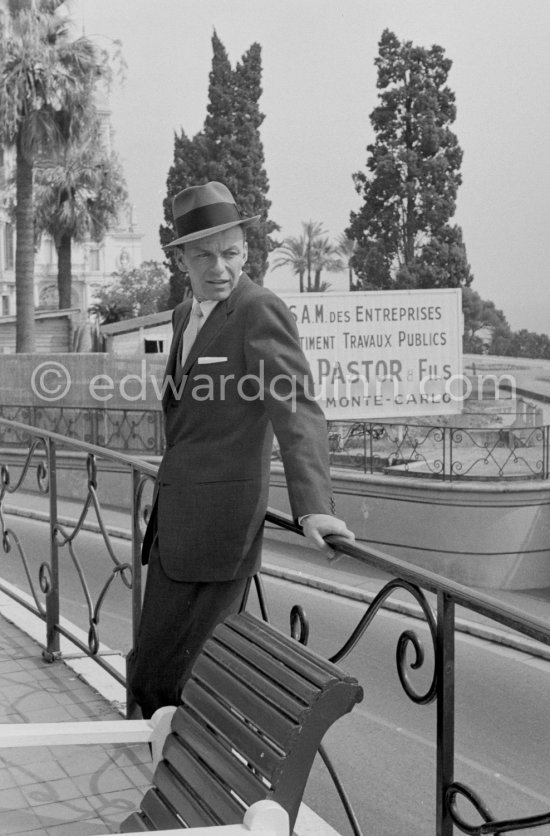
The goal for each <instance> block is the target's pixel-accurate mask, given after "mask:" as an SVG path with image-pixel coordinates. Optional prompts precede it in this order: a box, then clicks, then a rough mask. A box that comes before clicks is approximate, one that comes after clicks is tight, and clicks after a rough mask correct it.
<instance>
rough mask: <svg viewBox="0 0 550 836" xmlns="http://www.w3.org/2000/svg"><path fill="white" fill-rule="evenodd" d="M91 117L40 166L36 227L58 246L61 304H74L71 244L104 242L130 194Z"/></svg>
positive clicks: (97, 121)
mask: <svg viewBox="0 0 550 836" xmlns="http://www.w3.org/2000/svg"><path fill="white" fill-rule="evenodd" d="M90 117H91V122H89V121H88V120H86V122H85V125H86V128H85V129H84V128H83V135H82V136H80V135H77V136H75V137H73V138H71V139H70V140H69V142H68V143H66V144H64V145H62V146H60V148H59V150H58V152H57V154H56V155H55V159H54V160H52V161H50V162H45V163H39V164H38V165H37V167H36V180H35V224H36V226H35V231H36V233H37V234H40V233H42V232H47V233H48V234H49V235H51V237H52V238H53V241H54V244H55V249H56V252H57V288H58V295H59V307H60V308H69V307H70V305H71V283H72V267H71V250H72V242H73V241H75V242H77V243H82V242H83V241H85V240H87V239H89V238H92V239H93V240H94V241H101V239H102V238H103V237H104V236H105V233H106V232H107V231H108V230H109V229H110V228H111V227H112V226H113V225H114V224H115V223H116V222H117V220H118V213H119V211H120V209H121V208H122V206H123V205H124V202H125V201H126V198H127V191H126V186H125V182H124V176H123V174H122V169H121V166H120V163H119V161H118V159H117V157H116V155H115V154H112V153H111V154H109V153H108V152H107V150H106V149H105V148H104V147H103V145H102V143H101V139H100V135H101V125H100V123H99V119H98V117H97V114H96V113H94V112H93V111H92V112H91V114H90Z"/></svg>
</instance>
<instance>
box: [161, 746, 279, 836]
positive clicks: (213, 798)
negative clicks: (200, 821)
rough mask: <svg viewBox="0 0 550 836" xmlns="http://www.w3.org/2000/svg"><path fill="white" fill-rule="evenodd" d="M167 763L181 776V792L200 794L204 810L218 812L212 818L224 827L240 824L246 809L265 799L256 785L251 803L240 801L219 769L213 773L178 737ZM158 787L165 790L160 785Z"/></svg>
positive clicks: (168, 747)
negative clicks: (224, 825)
mask: <svg viewBox="0 0 550 836" xmlns="http://www.w3.org/2000/svg"><path fill="white" fill-rule="evenodd" d="M234 760H236V759H235V758H234ZM165 761H166V763H168V764H169V766H170V768H171V770H172V771H173V772H174V773H175V774H176V775H177V776H178V779H179V781H180V782H181V786H182V791H183V792H185V793H187V792H189V791H191V793H193V794H195V795H197V796H198V797H199V798H200V799H201V803H202V804H203V805H204V807H205V809H208V810H209V811H215V816H214V813H213V812H212V818H218V819H219V820H220V821H221V822H223V823H225V824H235V823H236V822H240V821H241V820H242V817H243V814H244V810H245V809H246V807H247V806H250V803H252V802H254V801H259V800H261V799H262V798H264V797H265V793H264V794H262V793H261V792H260V789H259V786H258V784H256V787H255V791H254V793H253V795H252V800H251V801H250V803H247V801H248V800H247V799H242V803H241V802H239V801H238V800H237V798H236V797H235V795H233V792H232V791H234V792H235V793H236V788H235V787H232V786H231V785H229V784H226V783H225V781H223V780H222V779H221V776H220V775H219V774H218V772H217V770H215V769H214V770H211V769H210V768H209V766H208V765H207V764H205V763H203V761H202V760H200V759H199V758H197V757H196V756H195V754H194V753H193V751H192V750H191V749H188V748H187V746H186V745H183V744H182V742H181V741H178V740H177V738H176V737H175V735H172V736H171V737H170V739H169V740H168V741H167V745H166V755H165ZM159 788H160V789H162V787H161V786H160V784H159Z"/></svg>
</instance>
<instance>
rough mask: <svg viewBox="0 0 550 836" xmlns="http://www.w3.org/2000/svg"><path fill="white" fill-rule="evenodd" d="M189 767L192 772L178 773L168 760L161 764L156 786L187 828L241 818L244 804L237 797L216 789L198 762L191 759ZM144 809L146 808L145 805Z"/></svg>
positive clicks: (235, 822) (233, 822)
mask: <svg viewBox="0 0 550 836" xmlns="http://www.w3.org/2000/svg"><path fill="white" fill-rule="evenodd" d="M187 768H189V769H190V770H192V771H190V772H189V773H187V774H185V773H183V774H181V775H176V774H174V772H173V771H172V770H171V769H170V768H169V767H168V765H167V764H166V763H165V762H162V763H160V764H159V766H158V768H157V770H156V772H155V785H156V788H157V791H158V793H159V795H160V797H161V799H165V800H166V801H167V802H168V803H169V805H170V806H171V807H173V808H175V809H176V810H177V811H178V814H179V815H180V816H181V817H182V818H183V820H184V821H185V823H186V825H187V826H188V827H206V826H210V825H213V824H238V823H239V822H240V821H242V817H243V814H244V808H243V807H242V805H240V804H239V803H238V802H237V801H236V799H232V800H231V799H230V798H229V796H228V794H227V793H225V792H224V791H223V790H220V788H217V789H214V788H213V785H212V782H210V783H209V781H208V776H207V775H206V774H203V773H204V771H203V770H202V769H201V765H200V764H199V763H198V762H195V763H194V764H192V763H191V761H190V760H189V761H188V762H187ZM188 778H189V780H188ZM201 778H203V779H204V780H202V781H201ZM142 809H145V808H144V807H143V806H142ZM146 812H147V811H146ZM147 814H148V815H149V813H147Z"/></svg>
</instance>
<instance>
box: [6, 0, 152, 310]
mask: <svg viewBox="0 0 550 836" xmlns="http://www.w3.org/2000/svg"><path fill="white" fill-rule="evenodd" d="M8 33H9V11H8V0H0V48H1V43H2V42H3V40H4V38H5V37H6V35H7V34H8ZM97 108H98V111H99V114H100V117H101V120H102V124H103V132H102V142H103V143H104V144H105V147H106V149H107V150H108V151H110V150H111V149H112V148H113V147H114V142H113V140H114V134H113V129H112V127H111V122H110V116H111V112H110V109H109V106H108V104H107V102H106V101H99V102H98V104H97ZM13 168H14V154H13V152H12V151H11V150H7V149H3V148H2V147H0V319H1V318H2V317H13V316H14V315H15V222H14V220H13V218H12V217H11V215H10V212H9V197H10V195H9V192H8V188H9V180H10V176H11V175H12V174H13ZM142 239H143V235H142V234H141V233H140V232H139V229H138V226H137V220H136V215H135V211H134V209H133V207H132V206H131V205H128V206H126V207H125V208H124V210H123V211H121V213H120V215H119V219H118V223H117V224H116V226H115V227H114V228H113V229H112V230H110V232H109V233H108V234H107V235H106V236H105V238H104V239H103V240H102V241H101V242H99V243H96V242H94V241H92V240H89V241H85V242H84V243H83V244H77V243H74V242H73V245H72V300H71V308H72V309H78V311H80V318H81V321H85V320H87V317H88V309H89V308H90V306H91V305H93V304H94V302H95V301H96V299H95V294H96V293H97V291H98V289H99V288H101V287H103V286H105V285H106V284H109V283H110V282H111V281H112V274H113V273H115V272H121V271H124V270H131V269H132V268H133V267H139V265H140V264H141V261H142V254H141V247H142ZM34 282H35V300H34V301H35V308H36V310H37V311H49V310H54V309H57V307H58V293H57V254H56V250H55V246H54V242H53V241H52V239H51V238H50V237H49V236H47V235H44V236H42V240H41V242H40V246H39V248H38V250H37V252H36V256H35V267H34Z"/></svg>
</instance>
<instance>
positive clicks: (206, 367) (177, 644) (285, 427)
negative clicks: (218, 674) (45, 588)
mask: <svg viewBox="0 0 550 836" xmlns="http://www.w3.org/2000/svg"><path fill="white" fill-rule="evenodd" d="M173 214H174V222H175V226H176V230H177V233H178V235H177V238H176V240H175V241H173V242H172V243H171V244H170V245H169V247H171V248H175V258H176V261H177V263H178V265H179V266H180V267H181V269H182V270H185V271H186V272H187V273H188V275H189V278H190V282H191V287H192V291H193V297H194V298H193V300H192V301H191V300H187V301H184V302H182V303H181V304H180V305H178V306H177V307H176V308H175V310H174V313H173V318H172V322H173V340H172V346H171V349H170V355H169V359H168V363H167V367H166V379H165V384H168V385H167V386H166V388H165V396H164V399H163V409H164V415H165V430H166V452H165V455H164V457H163V460H162V463H161V466H160V468H159V473H158V477H157V482H156V486H155V494H154V500H153V511H152V514H151V519H150V521H149V524H148V527H147V532H146V535H145V539H144V544H143V554H142V559H143V562H144V563H148V564H149V565H148V574H147V583H146V590H145V596H144V602H143V612H142V619H141V623H140V631H139V636H138V640H137V643H136V647H135V648H134V650H133V651H132V652H131V654H130V656H129V658H128V682H129V688H130V692H131V694H132V695H133V697H134V699H135V701H136V702H137V703H138V704H139V706H140V707H141V710H142V713H143V716H145V717H149V716H150V715H151V714H152V713H153V712H154V711H155V710H156V709H157V708H159V707H160V706H161V705H167V704H174V703H175V702H176V701H177V698H178V692H179V689H180V688H181V686H182V683H183V682H184V680H185V677H186V675H187V673H188V672H189V669H190V667H191V665H192V663H193V660H194V658H195V657H196V655H197V654H198V652H199V651H200V649H201V647H202V644H203V643H204V641H205V639H206V638H207V636H208V635H209V633H210V632H211V631H212V630H213V629H214V627H215V626H216V624H218V623H219V622H220V621H221V620H223V618H225V616H226V615H228V614H229V613H230V612H236V611H237V610H238V609H239V608H240V606H241V604H242V602H243V596H244V595H245V591H246V589H247V584H248V580H249V578H250V577H251V576H252V575H253V574H254V573H256V572H257V571H258V570H259V567H260V560H261V545H262V533H263V522H264V517H265V512H266V507H267V500H268V491H269V475H270V462H271V449H272V442H273V432H275V434H276V436H277V439H278V442H279V446H280V451H281V456H282V460H283V464H284V469H285V475H286V479H287V485H288V493H289V498H290V505H291V509H292V514H293V516H294V518H295V519H297V520H299V521H300V522H301V524H302V525H303V530H304V534H305V535H306V536H307V537H308V539H309V540H310V541H311V542H313V543H314V544H315V545H316V546H318V547H319V548H321V549H323V550H324V551H325V552H326V553H327V556H329V557H330V556H331V554H332V550H331V549H330V547H329V546H328V544H327V543H326V542H325V541H324V539H323V538H324V537H325V536H327V535H329V534H338V535H340V536H343V537H347V538H349V539H353V534H352V533H351V532H350V531H349V530H348V529H347V527H346V525H345V523H344V522H343V521H342V520H340V519H338V518H336V517H335V516H334V510H335V509H334V499H333V496H332V487H331V482H330V472H329V464H328V450H327V430H326V422H325V418H324V415H323V413H322V411H321V409H320V408H319V405H318V404H317V402H316V401H315V399H314V392H313V385H312V380H311V372H310V369H309V366H308V364H307V361H306V359H305V357H304V355H303V353H302V351H301V348H300V343H299V338H298V332H297V328H296V324H295V321H294V319H293V317H292V315H291V314H290V311H289V310H288V308H287V307H286V305H285V304H284V303H283V302H282V300H281V299H279V298H278V297H277V296H276V295H275V294H274V293H272V292H271V291H269V290H267V289H266V288H262V287H259V286H258V285H256V284H254V282H252V281H251V280H250V279H249V278H248V276H246V274H245V273H243V272H242V268H243V266H244V264H245V262H246V260H247V244H246V240H245V229H246V227H247V226H249V225H250V224H253V223H255V222H256V221H257V219H258V217H259V216H256V217H253V218H241V216H240V215H239V212H238V210H237V207H236V205H235V201H234V199H233V197H232V195H231V193H230V192H229V190H228V189H227V188H226V187H225V186H224V185H223V184H221V183H216V182H212V183H207V184H205V185H201V186H193V187H190V188H188V189H184V190H183V191H182V192H180V193H179V194H178V195H176V197H175V198H174V201H173Z"/></svg>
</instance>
